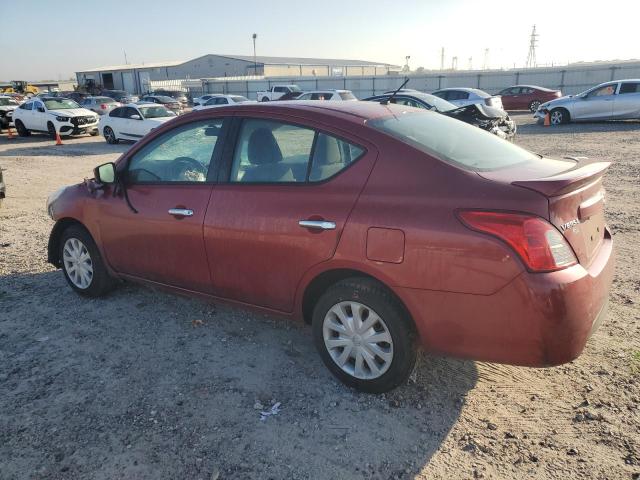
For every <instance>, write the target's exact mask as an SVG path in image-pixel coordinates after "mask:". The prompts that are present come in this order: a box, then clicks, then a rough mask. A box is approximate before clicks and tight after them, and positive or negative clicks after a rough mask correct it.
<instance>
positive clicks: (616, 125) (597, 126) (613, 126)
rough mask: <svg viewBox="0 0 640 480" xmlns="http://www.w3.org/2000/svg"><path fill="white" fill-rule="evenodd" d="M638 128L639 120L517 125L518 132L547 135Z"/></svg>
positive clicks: (639, 126) (631, 130) (622, 130)
mask: <svg viewBox="0 0 640 480" xmlns="http://www.w3.org/2000/svg"><path fill="white" fill-rule="evenodd" d="M639 130H640V121H638V120H625V121H610V122H578V123H567V124H563V125H550V126H548V127H545V126H544V125H541V124H538V123H536V122H535V121H533V122H527V123H524V124H519V125H518V134H526V135H549V134H562V135H566V134H582V133H602V132H625V131H628V132H637V131H639Z"/></svg>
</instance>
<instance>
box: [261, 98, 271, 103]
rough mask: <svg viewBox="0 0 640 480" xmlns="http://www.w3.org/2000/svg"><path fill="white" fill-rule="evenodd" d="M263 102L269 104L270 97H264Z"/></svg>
mask: <svg viewBox="0 0 640 480" xmlns="http://www.w3.org/2000/svg"><path fill="white" fill-rule="evenodd" d="M261 101H262V102H268V101H269V97H262V100H261Z"/></svg>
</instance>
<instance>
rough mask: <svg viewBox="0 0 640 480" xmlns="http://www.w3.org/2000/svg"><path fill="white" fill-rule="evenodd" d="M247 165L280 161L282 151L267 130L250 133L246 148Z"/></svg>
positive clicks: (259, 129)
mask: <svg viewBox="0 0 640 480" xmlns="http://www.w3.org/2000/svg"><path fill="white" fill-rule="evenodd" d="M247 153H248V158H249V163H251V164H252V165H262V164H266V163H278V162H280V161H282V151H281V150H280V147H279V146H278V142H276V139H275V137H274V136H273V133H271V130H269V129H268V128H258V129H257V130H254V131H253V133H251V136H250V137H249V147H248V152H247Z"/></svg>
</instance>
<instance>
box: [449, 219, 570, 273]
mask: <svg viewBox="0 0 640 480" xmlns="http://www.w3.org/2000/svg"><path fill="white" fill-rule="evenodd" d="M458 215H459V217H460V219H461V220H462V222H463V223H464V224H465V225H466V226H467V227H469V228H471V229H473V230H476V231H478V232H482V233H487V234H489V235H493V236H494V237H497V238H499V239H500V240H502V241H503V242H505V243H506V244H507V245H509V246H510V247H511V248H512V249H513V250H515V252H516V253H517V254H518V255H519V256H520V258H521V259H522V261H523V262H524V263H525V265H526V267H527V268H528V269H529V270H531V271H533V272H552V271H555V270H562V269H563V268H567V267H570V266H571V265H575V264H576V263H577V260H576V256H575V254H574V253H573V250H572V249H571V246H570V245H569V244H568V243H567V241H566V240H565V238H564V237H563V236H562V234H561V233H560V232H559V231H558V229H556V227H554V226H553V225H551V224H550V223H549V222H547V221H546V220H544V219H543V218H540V217H536V216H534V215H528V214H526V213H511V212H490V211H480V210H464V211H460V212H459V213H458Z"/></svg>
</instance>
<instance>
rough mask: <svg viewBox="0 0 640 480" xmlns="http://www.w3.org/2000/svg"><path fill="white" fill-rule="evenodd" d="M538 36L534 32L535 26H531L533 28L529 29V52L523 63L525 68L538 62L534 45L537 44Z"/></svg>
mask: <svg viewBox="0 0 640 480" xmlns="http://www.w3.org/2000/svg"><path fill="white" fill-rule="evenodd" d="M538 37H539V35H538V34H537V33H536V26H535V25H534V26H533V30H531V37H529V54H528V55H527V63H526V64H525V67H526V68H532V67H535V66H536V65H537V64H538V62H537V60H536V45H538Z"/></svg>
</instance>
